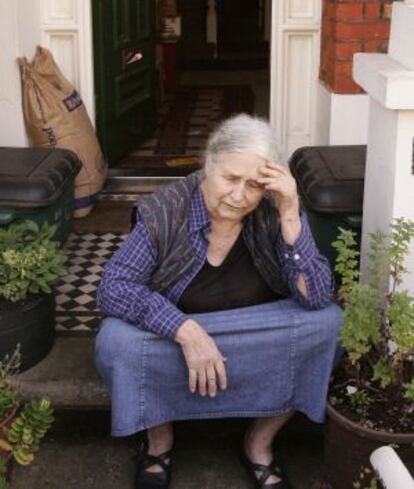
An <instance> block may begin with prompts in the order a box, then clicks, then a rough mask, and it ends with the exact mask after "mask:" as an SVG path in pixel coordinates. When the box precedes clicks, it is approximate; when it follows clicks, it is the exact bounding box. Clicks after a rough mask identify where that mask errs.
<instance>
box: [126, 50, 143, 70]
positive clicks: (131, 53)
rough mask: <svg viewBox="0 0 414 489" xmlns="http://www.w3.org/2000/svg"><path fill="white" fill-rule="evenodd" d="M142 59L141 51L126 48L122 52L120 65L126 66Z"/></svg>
mask: <svg viewBox="0 0 414 489" xmlns="http://www.w3.org/2000/svg"><path fill="white" fill-rule="evenodd" d="M143 58H144V55H143V53H142V51H140V50H139V49H136V48H132V49H131V48H128V49H124V50H123V51H122V65H123V66H124V67H125V66H128V65H133V64H135V63H138V62H139V61H141V60H142V59H143Z"/></svg>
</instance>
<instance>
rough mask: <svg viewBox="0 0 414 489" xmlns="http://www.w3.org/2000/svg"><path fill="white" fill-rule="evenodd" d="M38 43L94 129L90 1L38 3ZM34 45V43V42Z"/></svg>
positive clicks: (42, 0) (40, 1) (49, 0)
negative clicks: (73, 89)
mask: <svg viewBox="0 0 414 489" xmlns="http://www.w3.org/2000/svg"><path fill="white" fill-rule="evenodd" d="M38 1H39V10H40V40H41V44H42V46H45V47H47V48H48V49H50V50H51V51H52V53H53V56H54V58H55V60H56V62H57V64H58V65H59V67H60V68H61V70H62V72H63V74H64V75H65V76H66V77H67V78H68V79H69V81H71V82H72V83H73V84H74V85H75V87H76V89H77V90H78V91H79V93H80V94H81V96H82V100H83V103H84V105H85V107H86V110H87V112H88V114H89V117H90V119H91V121H92V124H93V126H94V127H95V87H94V63H93V37H92V0H70V1H69V2H68V1H67V0H66V1H65V0H38ZM36 44H37V41H36Z"/></svg>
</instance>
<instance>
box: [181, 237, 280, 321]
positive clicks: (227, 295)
mask: <svg viewBox="0 0 414 489" xmlns="http://www.w3.org/2000/svg"><path fill="white" fill-rule="evenodd" d="M280 298H281V297H280V296H278V295H277V294H276V293H275V292H273V290H272V289H271V288H270V287H269V286H268V285H267V283H266V282H265V280H264V279H263V277H262V276H261V275H260V273H259V272H258V270H257V269H256V267H255V266H254V264H253V260H252V257H251V255H250V253H249V251H248V249H247V247H246V245H245V243H244V240H243V236H242V233H240V234H239V237H238V238H237V240H236V242H235V243H234V245H233V247H232V248H231V250H230V251H229V253H228V254H227V256H226V258H225V259H224V261H223V263H222V264H221V265H220V266H218V267H215V266H213V265H210V263H209V262H208V261H207V260H206V261H205V263H204V265H203V268H202V269H201V270H200V271H199V272H198V274H197V275H196V276H195V277H194V278H193V280H192V281H191V282H190V284H189V285H188V287H187V288H186V289H185V290H184V292H183V294H182V295H181V297H180V300H179V301H178V304H177V307H178V308H179V309H180V310H181V311H183V312H184V313H186V314H188V313H197V312H212V311H221V310H224V309H233V308H235V307H244V306H252V305H255V304H263V303H265V302H271V301H275V300H277V299H280Z"/></svg>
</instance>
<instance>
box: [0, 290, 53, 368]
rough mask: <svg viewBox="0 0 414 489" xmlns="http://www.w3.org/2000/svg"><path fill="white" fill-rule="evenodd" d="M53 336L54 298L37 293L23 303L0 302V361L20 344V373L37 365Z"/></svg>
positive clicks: (48, 347)
mask: <svg viewBox="0 0 414 489" xmlns="http://www.w3.org/2000/svg"><path fill="white" fill-rule="evenodd" d="M54 337H55V296H54V295H53V294H39V295H36V296H32V297H30V298H28V299H27V300H25V301H20V302H15V303H14V302H10V301H6V300H4V299H3V300H0V358H3V357H4V355H6V354H11V353H12V352H13V351H14V349H15V347H16V345H17V344H18V343H20V345H21V348H20V351H21V354H22V363H21V369H20V370H21V371H24V370H27V369H28V368H30V367H32V366H33V365H35V364H36V363H38V362H40V360H42V359H43V358H44V357H45V356H46V355H47V354H48V353H49V351H50V350H51V348H52V346H53V342H54Z"/></svg>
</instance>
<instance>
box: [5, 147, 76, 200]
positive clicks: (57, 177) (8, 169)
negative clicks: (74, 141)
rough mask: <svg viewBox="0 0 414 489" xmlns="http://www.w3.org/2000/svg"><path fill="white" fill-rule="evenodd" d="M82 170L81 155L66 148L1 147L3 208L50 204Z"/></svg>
mask: <svg viewBox="0 0 414 489" xmlns="http://www.w3.org/2000/svg"><path fill="white" fill-rule="evenodd" d="M80 169H81V162H80V161H79V159H78V157H77V156H76V154H75V153H73V152H72V151H69V150H67V149H57V148H53V149H50V148H5V147H0V207H2V208H26V207H42V206H47V205H51V204H52V203H53V202H55V201H56V200H57V199H58V198H59V197H60V196H61V194H62V193H63V192H64V191H65V190H66V188H67V186H68V185H71V184H73V181H74V179H75V177H76V175H77V174H78V173H79V171H80Z"/></svg>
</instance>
